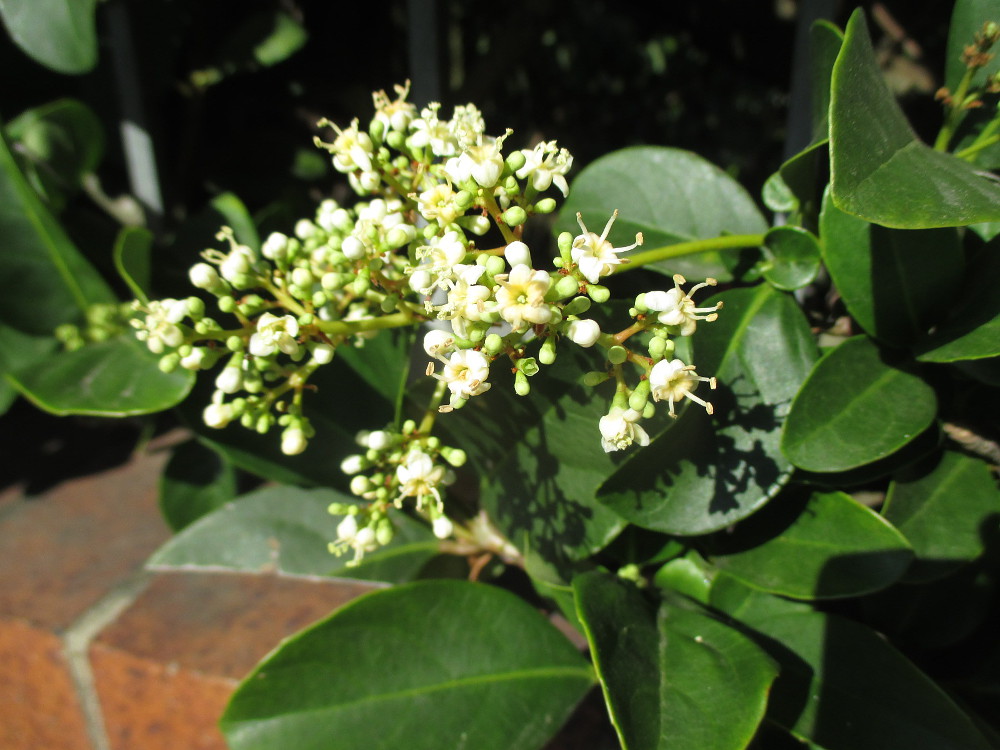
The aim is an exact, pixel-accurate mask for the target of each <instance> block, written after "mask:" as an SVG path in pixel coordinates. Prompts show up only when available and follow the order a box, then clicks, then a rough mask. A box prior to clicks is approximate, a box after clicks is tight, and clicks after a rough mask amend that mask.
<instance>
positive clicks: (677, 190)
mask: <svg viewBox="0 0 1000 750" xmlns="http://www.w3.org/2000/svg"><path fill="white" fill-rule="evenodd" d="M615 209H618V210H619V211H620V215H619V217H618V219H617V221H616V222H615V225H614V228H613V229H612V231H611V235H610V238H611V240H612V242H613V243H614V245H615V246H616V247H620V246H623V245H631V244H632V243H633V242H634V241H635V234H636V232H642V233H643V235H644V238H645V244H644V245H643V246H642V247H641V248H639V249H638V250H636V251H633V252H638V251H646V250H650V249H653V248H657V247H662V246H665V245H674V244H676V243H678V242H686V241H689V240H696V239H709V238H714V237H719V236H721V235H724V234H763V233H764V232H766V231H767V222H766V221H765V220H764V217H763V216H761V214H760V211H758V210H757V206H756V205H755V204H754V202H753V199H752V198H751V197H750V195H749V194H747V192H746V191H745V190H744V189H743V188H742V187H741V186H740V185H739V183H737V182H736V181H735V180H733V179H732V178H731V177H730V176H729V175H727V174H726V173H725V172H723V171H722V170H721V169H719V168H718V167H716V166H714V165H712V164H710V163H708V162H707V161H705V160H704V159H702V158H701V157H700V156H697V155H695V154H693V153H691V152H689V151H683V150H681V149H676V148H666V147H662V146H642V147H633V148H626V149H622V150H620V151H615V152H614V153H611V154H608V155H607V156H604V157H601V158H600V159H598V160H597V161H595V162H593V163H592V164H590V165H589V166H587V168H586V169H584V170H583V171H582V172H581V173H580V174H579V175H578V176H577V178H576V179H575V180H573V189H572V191H571V192H570V196H569V199H568V200H567V201H566V204H565V205H564V207H563V208H562V210H561V212H560V214H559V220H558V221H557V222H556V231H557V232H561V231H566V232H570V233H571V234H573V235H574V236H575V235H577V234H579V233H580V228H579V226H578V225H577V222H576V214H577V212H580V213H582V214H583V220H584V221H585V222H586V224H587V228H588V229H589V230H590V231H592V232H597V233H598V234H600V233H601V230H602V229H603V228H604V224H605V223H606V222H607V221H608V219H609V218H610V217H611V214H612V212H613V211H614V210H615ZM737 253H738V251H728V252H726V253H720V252H712V253H699V254H697V255H691V256H686V257H679V258H671V259H670V260H666V261H661V262H658V263H653V264H651V265H649V266H647V268H651V269H653V270H656V271H659V272H661V273H664V274H667V275H668V276H669V275H673V274H675V273H681V274H684V275H686V276H689V277H691V278H700V279H703V278H707V277H710V276H712V277H715V278H717V279H720V280H727V279H731V278H732V273H731V272H730V270H729V269H730V266H729V265H727V263H726V261H725V260H724V259H723V255H727V256H735V255H736V254H737ZM730 263H732V261H731V260H730Z"/></svg>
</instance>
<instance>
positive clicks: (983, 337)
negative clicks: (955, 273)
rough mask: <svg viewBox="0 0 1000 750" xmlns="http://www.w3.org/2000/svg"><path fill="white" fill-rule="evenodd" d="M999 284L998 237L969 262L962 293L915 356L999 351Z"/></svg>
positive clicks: (939, 358) (963, 356)
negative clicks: (920, 351) (919, 352)
mask: <svg viewBox="0 0 1000 750" xmlns="http://www.w3.org/2000/svg"><path fill="white" fill-rule="evenodd" d="M998 285H1000V239H998V240H994V241H992V242H990V243H989V244H987V245H986V246H984V247H983V248H982V249H981V250H980V252H979V254H978V255H977V256H976V258H975V259H974V260H973V261H972V262H971V263H970V265H969V271H968V273H967V274H966V282H965V285H964V286H963V288H962V295H961V297H960V298H958V299H957V304H956V305H955V306H954V310H953V311H952V313H951V315H950V317H949V319H948V320H947V321H946V322H944V323H943V324H942V325H941V326H940V327H938V328H937V330H935V331H934V333H933V334H932V335H931V337H930V339H928V341H927V342H926V343H925V344H924V346H923V347H922V349H923V351H922V353H921V354H920V355H918V357H917V358H918V359H920V360H923V361H925V362H955V361H959V360H969V359H986V358H988V357H995V356H997V355H1000V294H997V288H998ZM956 297H957V295H956Z"/></svg>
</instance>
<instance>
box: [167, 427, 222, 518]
mask: <svg viewBox="0 0 1000 750" xmlns="http://www.w3.org/2000/svg"><path fill="white" fill-rule="evenodd" d="M235 496H236V472H235V471H234V470H233V466H232V464H231V463H229V462H228V461H227V460H226V459H225V458H223V457H222V456H220V455H219V454H218V453H216V452H215V451H213V450H212V449H210V448H207V447H205V446H204V445H202V444H201V443H199V442H197V441H195V440H188V441H186V442H184V443H181V444H180V445H178V446H177V447H176V448H174V450H173V453H171V455H170V461H168V462H167V466H166V468H165V469H164V470H163V475H162V476H161V477H160V512H161V513H162V514H163V518H164V519H165V520H166V522H167V524H169V526H170V528H171V529H173V530H174V531H180V530H181V529H183V528H184V527H185V526H190V525H191V524H192V523H194V522H195V521H197V520H198V519H199V518H201V517H202V516H204V515H207V514H208V513H211V512H212V511H213V510H216V509H218V508H221V507H222V506H223V505H225V504H226V503H227V502H229V501H230V500H232V499H233V498H234V497H235Z"/></svg>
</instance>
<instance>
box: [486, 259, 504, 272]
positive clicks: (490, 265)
mask: <svg viewBox="0 0 1000 750" xmlns="http://www.w3.org/2000/svg"><path fill="white" fill-rule="evenodd" d="M484 263H485V265H486V273H488V274H489V275H490V276H496V275H497V274H498V273H503V272H504V262H503V258H501V257H500V256H498V255H489V256H487V257H486V260H485V262H484Z"/></svg>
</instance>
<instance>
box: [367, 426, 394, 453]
mask: <svg viewBox="0 0 1000 750" xmlns="http://www.w3.org/2000/svg"><path fill="white" fill-rule="evenodd" d="M390 445H392V435H390V434H389V433H388V432H386V431H385V430H375V431H374V432H372V433H371V434H370V435H369V436H368V447H369V448H371V449H372V450H375V451H384V450H385V449H386V448H388V447H389V446H390Z"/></svg>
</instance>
